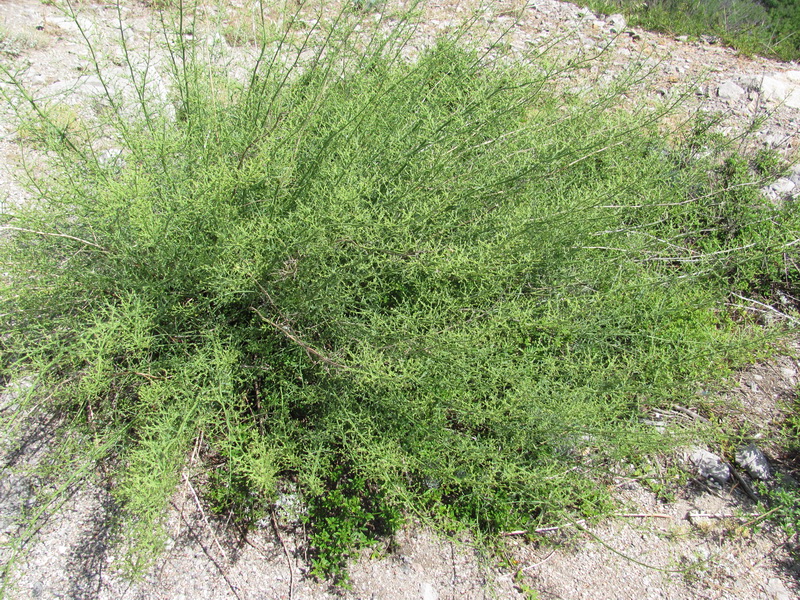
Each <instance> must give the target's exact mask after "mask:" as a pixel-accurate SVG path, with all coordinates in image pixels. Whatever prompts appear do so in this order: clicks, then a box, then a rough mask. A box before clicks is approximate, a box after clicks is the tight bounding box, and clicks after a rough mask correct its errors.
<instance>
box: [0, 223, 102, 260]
mask: <svg viewBox="0 0 800 600" xmlns="http://www.w3.org/2000/svg"><path fill="white" fill-rule="evenodd" d="M0 230H10V231H22V232H24V233H35V234H37V235H47V236H50V237H60V238H66V239H68V240H75V241H76V242H80V243H82V244H86V245H87V246H94V247H95V248H99V249H100V250H101V251H102V252H105V253H106V254H108V253H109V252H108V250H106V249H105V248H103V247H102V246H101V245H100V244H95V243H94V242H90V241H89V240H84V239H81V238H79V237H75V236H74V235H67V234H66V233H51V232H47V231H36V230H35V229H25V228H24V227H12V226H11V225H3V226H0Z"/></svg>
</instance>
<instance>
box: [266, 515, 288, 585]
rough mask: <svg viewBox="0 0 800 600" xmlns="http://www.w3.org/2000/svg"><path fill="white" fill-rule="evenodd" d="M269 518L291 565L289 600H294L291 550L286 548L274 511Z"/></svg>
mask: <svg viewBox="0 0 800 600" xmlns="http://www.w3.org/2000/svg"><path fill="white" fill-rule="evenodd" d="M269 516H270V517H271V521H272V528H273V529H274V530H275V535H276V536H277V538H278V541H279V542H280V543H281V547H282V548H283V553H284V554H285V555H286V562H287V563H288V564H289V600H292V597H293V596H294V564H293V563H292V557H291V555H290V554H289V549H288V548H287V547H286V542H285V541H284V540H283V536H282V535H281V532H280V529H279V528H278V521H277V519H275V510H274V509H273V510H270V513H269Z"/></svg>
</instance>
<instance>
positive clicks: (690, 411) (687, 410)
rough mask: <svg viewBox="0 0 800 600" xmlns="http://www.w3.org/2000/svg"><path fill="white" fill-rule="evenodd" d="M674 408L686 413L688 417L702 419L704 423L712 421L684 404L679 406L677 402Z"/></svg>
mask: <svg viewBox="0 0 800 600" xmlns="http://www.w3.org/2000/svg"><path fill="white" fill-rule="evenodd" d="M672 408H673V409H674V410H677V411H678V412H681V413H683V414H685V415H686V416H687V417H691V418H693V419H696V420H698V421H702V422H703V423H711V421H710V420H709V419H706V418H705V417H704V416H703V415H698V414H697V413H696V412H694V411H693V410H689V409H688V408H685V407H683V406H678V405H677V404H673V405H672Z"/></svg>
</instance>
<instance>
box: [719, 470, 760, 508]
mask: <svg viewBox="0 0 800 600" xmlns="http://www.w3.org/2000/svg"><path fill="white" fill-rule="evenodd" d="M726 464H727V463H726ZM728 468H729V469H730V471H731V475H732V476H733V478H734V479H735V480H736V483H738V484H739V485H740V486H742V489H743V490H744V493H745V494H747V497H748V498H750V500H752V501H753V502H755V503H756V504H759V503H760V502H761V498H759V497H758V496H756V493H755V492H754V491H753V488H751V487H750V484H749V483H747V481H745V480H744V478H743V477H742V476H741V475H739V472H738V471H737V470H736V469H734V468H733V465H728Z"/></svg>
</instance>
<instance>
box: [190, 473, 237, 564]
mask: <svg viewBox="0 0 800 600" xmlns="http://www.w3.org/2000/svg"><path fill="white" fill-rule="evenodd" d="M183 480H184V481H185V482H186V485H187V487H188V488H189V491H190V492H191V493H192V497H193V498H194V503H195V504H196V505H197V510H199V511H200V517H201V518H202V519H203V523H204V524H205V526H206V528H207V529H208V531H209V533H210V534H211V539H213V540H214V543H215V544H216V545H217V550H219V553H220V554H221V555H222V558H223V559H225V560H228V556H227V554H225V550H223V549H222V545H221V544H220V543H219V540H218V539H217V535H216V534H215V533H214V529H213V528H212V527H211V523H209V522H208V519H207V518H206V513H205V511H204V510H203V505H202V504H201V503H200V498H198V497H197V492H195V491H194V486H193V485H192V482H191V481H189V477H188V476H187V475H186V473H184V474H183Z"/></svg>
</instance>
